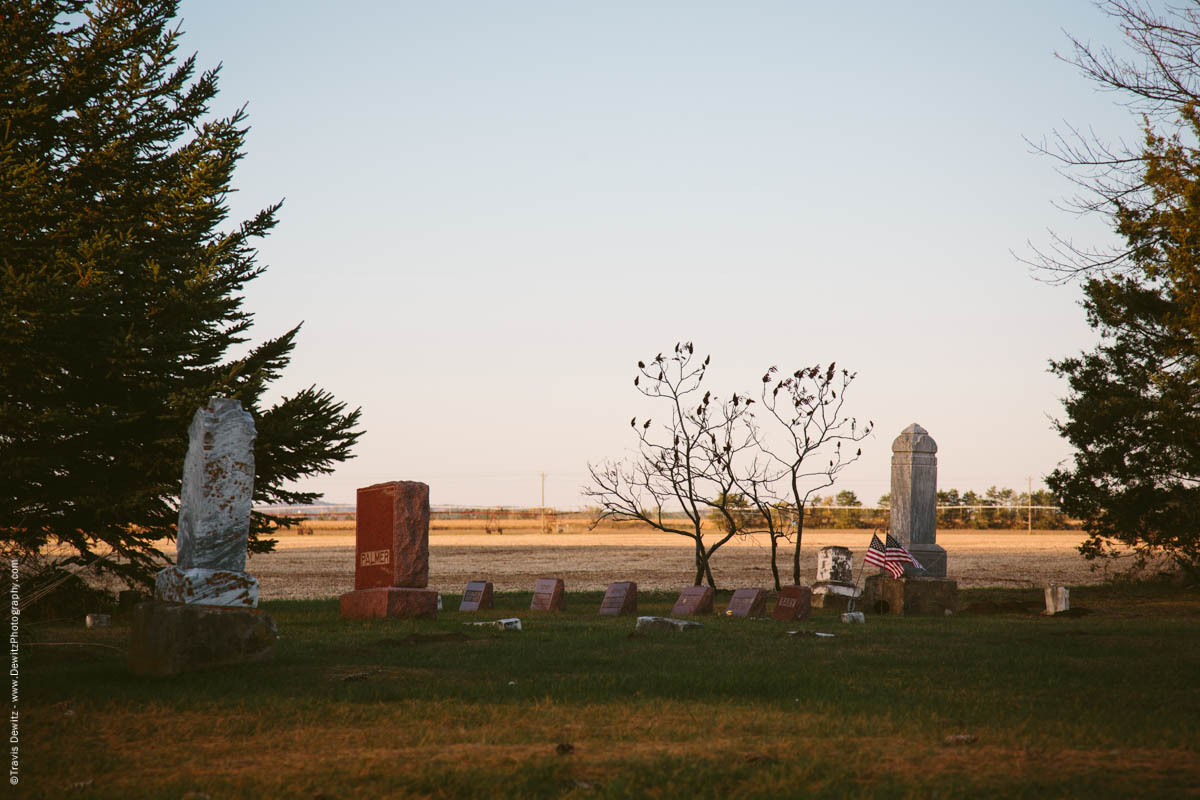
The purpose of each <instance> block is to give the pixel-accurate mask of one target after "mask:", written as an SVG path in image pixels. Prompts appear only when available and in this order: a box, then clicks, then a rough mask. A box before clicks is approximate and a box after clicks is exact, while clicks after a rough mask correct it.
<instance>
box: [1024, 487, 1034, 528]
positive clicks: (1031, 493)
mask: <svg viewBox="0 0 1200 800" xmlns="http://www.w3.org/2000/svg"><path fill="white" fill-rule="evenodd" d="M1025 480H1027V481H1029V508H1028V509H1027V511H1028V512H1029V532H1030V533H1033V478H1032V477H1029V478H1026V479H1025Z"/></svg>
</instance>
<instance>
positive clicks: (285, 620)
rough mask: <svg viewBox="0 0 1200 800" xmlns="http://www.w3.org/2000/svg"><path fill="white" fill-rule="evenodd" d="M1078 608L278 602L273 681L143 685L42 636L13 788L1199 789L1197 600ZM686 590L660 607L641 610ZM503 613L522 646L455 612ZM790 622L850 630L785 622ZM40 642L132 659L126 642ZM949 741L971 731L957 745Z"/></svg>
mask: <svg viewBox="0 0 1200 800" xmlns="http://www.w3.org/2000/svg"><path fill="white" fill-rule="evenodd" d="M1071 599H1072V605H1073V606H1075V607H1076V608H1080V607H1083V608H1086V609H1088V611H1090V613H1087V614H1085V615H1082V616H1075V617H1066V618H1064V617H1044V616H1041V615H1039V614H1037V613H1027V612H1022V611H1020V610H1010V611H1008V612H1007V613H988V614H969V613H962V614H959V615H957V616H954V617H946V618H900V617H886V616H885V617H868V622H867V624H866V625H862V626H852V625H842V624H841V623H840V621H839V620H838V618H837V616H836V615H833V614H828V613H822V612H821V611H819V610H818V611H817V612H816V613H815V615H814V617H813V619H811V620H809V621H807V622H802V623H783V622H777V621H774V620H769V619H768V620H743V619H731V618H717V617H712V618H709V619H706V620H703V621H704V623H705V626H704V628H703V629H702V630H700V631H694V632H690V633H686V634H655V635H640V634H634V633H633V620H632V619H630V618H616V619H614V618H606V617H600V616H598V615H597V614H596V612H597V610H598V608H599V605H600V594H599V593H591V594H589V593H577V594H570V595H568V598H567V602H568V611H567V612H566V613H564V614H534V613H530V612H529V611H528V605H529V600H530V595H529V594H520V593H517V594H505V595H499V596H498V597H497V601H496V602H497V609H496V610H495V611H494V612H482V613H480V614H459V613H457V612H454V611H446V612H443V613H442V614H441V615H439V618H438V619H437V620H436V621H405V620H375V621H347V620H342V619H341V618H339V617H338V614H337V602H336V601H313V602H275V603H267V604H265V605H264V609H265V610H266V611H268V612H269V613H270V614H271V615H272V616H273V617H274V619H275V621H276V624H277V625H278V627H279V630H280V634H281V639H280V641H279V644H278V647H277V653H276V657H275V659H274V660H273V661H272V662H270V663H267V664H263V665H257V666H250V667H239V668H233V669H225V670H220V671H212V672H205V673H192V674H188V675H184V676H180V677H176V678H171V679H146V678H139V677H136V676H133V675H130V674H129V673H128V672H127V671H126V669H125V665H124V661H123V658H122V656H121V654H120V653H118V652H115V651H110V650H106V649H103V648H95V647H87V648H84V647H61V646H29V647H26V648H25V650H24V654H25V655H24V662H23V668H22V675H21V688H22V692H23V699H22V701H21V710H22V716H23V720H24V723H23V724H24V727H23V731H22V737H23V738H22V743H21V748H22V765H21V775H22V783H21V788H22V789H24V790H25V793H26V796H31V797H60V796H63V795H64V793H66V792H68V791H69V792H70V795H69V796H71V797H111V798H125V797H163V798H179V797H182V796H183V795H185V794H186V793H188V792H201V793H205V794H208V795H209V796H210V797H211V798H213V800H217V798H227V797H247V798H251V797H322V796H323V797H331V798H332V797H336V798H360V797H361V798H368V797H381V796H395V797H409V796H412V797H439V798H440V797H488V798H490V797H690V798H704V797H713V798H724V797H794V796H829V797H845V796H850V797H857V796H866V797H876V796H878V797H907V796H914V797H931V796H960V797H977V796H996V797H1046V796H1080V795H1093V796H1097V797H1103V796H1135V795H1136V796H1164V797H1169V796H1179V795H1181V794H1187V793H1189V792H1191V793H1194V792H1196V790H1197V787H1198V786H1200V759H1198V758H1197V753H1196V731H1197V730H1198V729H1200V689H1198V688H1197V676H1200V637H1198V635H1197V634H1198V633H1200V597H1197V594H1196V592H1195V591H1194V590H1192V591H1186V590H1178V589H1170V588H1167V587H1163V586H1126V587H1081V588H1076V589H1074V590H1073V591H1072V598H1071ZM444 600H445V601H446V608H447V609H451V608H457V606H458V598H457V597H455V596H444ZM673 602H674V595H671V596H667V595H664V594H648V593H645V592H643V593H642V595H641V597H640V609H639V611H640V613H643V614H647V613H649V614H666V613H668V612H669V610H670V606H671V604H672V603H673ZM1039 602H1040V593H1038V592H1035V591H1031V590H1023V591H1007V592H1006V591H999V590H980V591H963V592H960V595H959V603H960V608H964V609H965V608H967V607H969V606H972V605H973V604H975V605H976V607H977V608H991V609H992V610H995V609H996V608H1001V609H1004V608H1007V609H1019V608H1020V607H1021V605H1022V604H1027V605H1029V606H1031V607H1032V606H1034V605H1036V604H1037V603H1039ZM989 604H990V605H989ZM718 607H721V608H723V607H724V603H723V602H721V600H720V599H719V600H718ZM502 616H519V617H521V619H522V621H523V623H524V625H525V630H524V631H522V632H519V633H516V632H513V633H501V632H498V631H495V630H489V629H483V628H474V627H466V626H464V625H463V624H462V623H463V622H464V621H471V620H476V619H495V618H499V617H502ZM797 629H799V630H801V631H806V632H812V631H818V630H819V631H827V632H830V633H834V634H835V637H834V638H832V639H829V638H817V637H812V636H796V637H792V636H789V635H788V634H787V632H788V631H789V630H797ZM31 635H32V637H33V638H34V640H36V641H41V642H47V643H48V642H51V641H59V642H64V641H73V642H83V641H90V642H97V643H107V644H110V645H113V646H116V647H122V646H123V644H124V640H125V638H126V637H127V635H128V629H127V628H123V627H121V626H120V624H118V626H117V627H114V628H112V629H108V630H103V629H101V630H92V631H88V630H84V629H83V628H82V627H81V626H62V625H59V626H57V627H56V626H53V625H47V626H35V627H34V628H32V629H31ZM955 734H968V735H970V736H973V737H975V739H974V741H973V742H971V743H969V744H963V745H957V746H956V745H949V744H946V741H945V740H946V737H947V736H951V735H955ZM559 744H570V745H573V746H574V750H573V752H570V753H568V754H564V755H559V754H558V753H557V750H556V747H557V745H559ZM75 786H77V787H78V788H72V787H75Z"/></svg>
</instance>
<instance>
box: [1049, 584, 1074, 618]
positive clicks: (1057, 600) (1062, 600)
mask: <svg viewBox="0 0 1200 800" xmlns="http://www.w3.org/2000/svg"><path fill="white" fill-rule="evenodd" d="M1070 610H1071V590H1070V589H1068V588H1067V587H1066V586H1063V585H1062V584H1061V583H1047V584H1046V613H1047V614H1061V613H1062V612H1064V611H1070Z"/></svg>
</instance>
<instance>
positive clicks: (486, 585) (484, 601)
mask: <svg viewBox="0 0 1200 800" xmlns="http://www.w3.org/2000/svg"><path fill="white" fill-rule="evenodd" d="M493 592H494V590H493V586H492V582H491V581H471V582H469V583H468V584H467V588H466V590H465V591H464V592H463V596H462V602H461V603H460V604H459V606H458V610H459V611H486V610H488V609H490V608H492V596H493ZM565 594H566V592H565V584H564V583H563V579H562V578H539V579H538V580H537V583H535V584H534V586H533V600H532V601H531V602H530V604H529V610H530V611H564V610H565V609H566V598H565ZM600 613H601V614H603V615H605V616H611V617H617V616H623V615H627V614H637V583H635V582H634V581H619V582H617V583H612V584H609V586H608V589H607V590H606V591H605V592H604V599H603V600H602V601H601V602H600ZM711 613H713V590H712V588H711V587H708V586H689V587H688V588H686V589H684V590H683V591H682V592H681V593H680V595H679V599H678V600H677V601H676V602H675V607H674V608H672V609H671V616H673V617H692V616H696V615H699V614H711ZM811 613H812V588H811V587H809V586H785V587H783V588H782V589H780V591H779V598H778V599H777V600H776V601H775V609H774V611H772V613H771V617H772V618H774V619H781V620H788V621H792V620H803V619H808V618H809V616H810V615H811ZM725 615H726V616H730V617H765V616H766V615H767V593H766V591H765V590H763V589H738V590H736V591H735V592H734V593H733V597H731V598H730V600H729V605H728V606H727V607H726V608H725Z"/></svg>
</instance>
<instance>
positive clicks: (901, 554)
mask: <svg viewBox="0 0 1200 800" xmlns="http://www.w3.org/2000/svg"><path fill="white" fill-rule="evenodd" d="M886 553H887V555H886V559H887V562H888V564H890V565H892V566H895V567H897V568H898V569H899V570H900V573H901V574H903V573H904V567H903V565H904V564H912V565H913V566H914V567H916V568H917V569H921V570H923V569H925V568H924V567H922V566H921V562H920V561H917V560H916V559H915V558H913V554H912V553H910V552H908V551H907V550H905V549H904V545H902V544H900V542H898V541H896V537H894V536H892V535H891V534H890V533H889V534H888V535H887V551H886ZM887 569H888V570H891V566H889V567H887ZM892 574H893V575H895V574H896V573H895V572H894V571H892ZM896 577H897V578H899V577H900V575H896Z"/></svg>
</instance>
